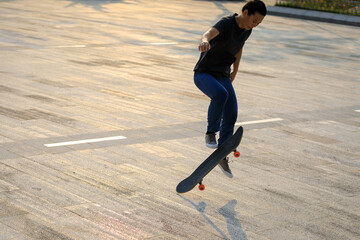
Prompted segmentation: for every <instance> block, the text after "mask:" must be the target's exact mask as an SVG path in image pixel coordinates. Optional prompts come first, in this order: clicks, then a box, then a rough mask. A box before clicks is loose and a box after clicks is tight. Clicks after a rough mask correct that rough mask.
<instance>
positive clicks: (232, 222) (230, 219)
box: [178, 194, 247, 240]
mask: <svg viewBox="0 0 360 240" xmlns="http://www.w3.org/2000/svg"><path fill="white" fill-rule="evenodd" d="M178 196H179V197H181V198H182V199H184V200H185V201H187V202H189V203H190V204H191V205H192V206H193V207H194V208H195V209H196V210H197V211H198V212H199V213H200V214H201V215H202V216H203V217H204V219H205V220H206V221H207V222H208V223H209V224H210V225H211V226H212V227H213V228H214V229H215V230H216V231H217V232H218V233H219V234H220V235H221V236H222V237H223V238H224V239H227V240H230V239H233V240H234V239H236V240H247V237H246V234H245V232H244V230H243V229H242V227H241V223H240V221H239V220H238V219H236V218H235V215H236V213H235V206H236V203H237V201H236V200H231V201H230V202H229V203H227V204H226V205H225V206H223V207H221V208H220V209H219V210H218V211H219V213H220V214H221V215H223V216H224V217H225V219H226V223H227V229H228V232H229V234H230V238H229V237H228V236H226V234H225V233H224V232H223V231H221V229H220V228H219V227H218V226H216V224H215V223H214V222H213V221H211V219H210V218H209V217H208V216H206V214H205V213H204V211H205V208H206V206H207V205H206V203H205V202H200V203H199V204H195V203H194V202H192V201H191V200H190V199H187V198H186V197H184V196H182V195H180V194H178Z"/></svg>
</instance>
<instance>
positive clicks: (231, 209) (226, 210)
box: [218, 199, 247, 240]
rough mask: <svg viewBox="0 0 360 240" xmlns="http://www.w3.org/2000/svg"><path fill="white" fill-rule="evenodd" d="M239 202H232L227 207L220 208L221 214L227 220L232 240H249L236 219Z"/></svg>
mask: <svg viewBox="0 0 360 240" xmlns="http://www.w3.org/2000/svg"><path fill="white" fill-rule="evenodd" d="M236 204H237V201H236V200H235V199H234V200H231V201H230V202H228V203H227V204H226V205H225V206H223V207H221V208H219V210H218V211H219V213H220V214H221V215H223V216H224V217H225V218H226V222H227V228H228V232H229V234H230V237H231V239H239V240H247V236H246V233H245V232H244V230H243V229H242V226H241V223H240V221H239V220H238V219H237V218H236V217H235V215H236V212H235V206H236Z"/></svg>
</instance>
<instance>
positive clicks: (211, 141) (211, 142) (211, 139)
mask: <svg viewBox="0 0 360 240" xmlns="http://www.w3.org/2000/svg"><path fill="white" fill-rule="evenodd" d="M205 143H206V146H207V147H208V148H217V147H218V144H217V142H216V134H215V133H207V134H206V135H205Z"/></svg>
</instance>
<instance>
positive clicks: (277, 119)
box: [235, 118, 284, 126]
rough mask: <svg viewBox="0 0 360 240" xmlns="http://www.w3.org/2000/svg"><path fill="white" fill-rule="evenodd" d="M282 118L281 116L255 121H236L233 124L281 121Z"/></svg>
mask: <svg viewBox="0 0 360 240" xmlns="http://www.w3.org/2000/svg"><path fill="white" fill-rule="evenodd" d="M283 120H284V119H282V118H270V119H264V120H256V121H247V122H238V123H235V126H241V125H250V124H258V123H269V122H279V121H283Z"/></svg>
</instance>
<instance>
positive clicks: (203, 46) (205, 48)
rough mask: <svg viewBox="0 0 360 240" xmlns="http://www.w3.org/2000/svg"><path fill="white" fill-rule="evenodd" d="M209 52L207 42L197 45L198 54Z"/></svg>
mask: <svg viewBox="0 0 360 240" xmlns="http://www.w3.org/2000/svg"><path fill="white" fill-rule="evenodd" d="M208 50H210V43H209V42H208V41H203V42H201V43H200V45H199V51H200V52H206V51H208Z"/></svg>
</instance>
